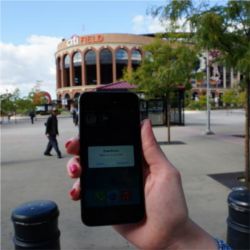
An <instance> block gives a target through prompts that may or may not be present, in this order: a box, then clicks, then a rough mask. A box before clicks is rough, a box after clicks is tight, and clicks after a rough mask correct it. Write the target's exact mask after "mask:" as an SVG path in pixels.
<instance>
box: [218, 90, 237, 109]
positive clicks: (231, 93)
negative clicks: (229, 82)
mask: <svg viewBox="0 0 250 250" xmlns="http://www.w3.org/2000/svg"><path fill="white" fill-rule="evenodd" d="M222 101H223V103H224V104H225V105H226V107H227V108H228V107H232V106H233V107H236V106H237V105H238V104H239V93H238V91H237V90H236V89H228V90H226V91H225V92H224V94H223V96H222Z"/></svg>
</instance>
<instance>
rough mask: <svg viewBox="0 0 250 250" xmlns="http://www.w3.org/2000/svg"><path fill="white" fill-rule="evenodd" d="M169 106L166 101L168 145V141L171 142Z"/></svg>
mask: <svg viewBox="0 0 250 250" xmlns="http://www.w3.org/2000/svg"><path fill="white" fill-rule="evenodd" d="M170 112H171V106H170V102H169V101H168V103H167V116H168V124H167V126H168V143H169V144H170V141H171V136H170V119H171V114H170Z"/></svg>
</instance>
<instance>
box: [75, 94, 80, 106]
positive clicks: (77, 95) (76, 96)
mask: <svg viewBox="0 0 250 250" xmlns="http://www.w3.org/2000/svg"><path fill="white" fill-rule="evenodd" d="M79 97H80V93H75V94H74V101H75V102H76V104H78V98H79Z"/></svg>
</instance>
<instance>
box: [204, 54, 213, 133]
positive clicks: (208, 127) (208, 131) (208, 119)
mask: <svg viewBox="0 0 250 250" xmlns="http://www.w3.org/2000/svg"><path fill="white" fill-rule="evenodd" d="M206 73H207V77H206V78H207V79H206V81H207V129H206V131H205V134H206V135H213V134H214V133H213V132H212V131H211V122H210V116H211V114H210V113H211V108H210V76H209V58H208V50H207V56H206Z"/></svg>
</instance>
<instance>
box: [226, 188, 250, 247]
mask: <svg viewBox="0 0 250 250" xmlns="http://www.w3.org/2000/svg"><path fill="white" fill-rule="evenodd" d="M228 208H229V216H228V219H227V225H228V227H227V243H228V245H229V246H231V247H232V248H233V249H234V250H236V249H242V250H243V249H244V250H245V249H250V191H249V190H248V189H246V188H244V187H239V188H235V189H233V190H232V192H231V193H230V194H229V195H228Z"/></svg>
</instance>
